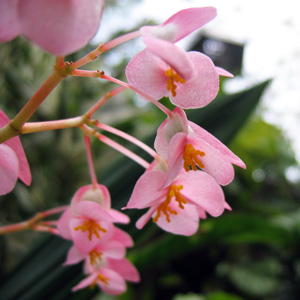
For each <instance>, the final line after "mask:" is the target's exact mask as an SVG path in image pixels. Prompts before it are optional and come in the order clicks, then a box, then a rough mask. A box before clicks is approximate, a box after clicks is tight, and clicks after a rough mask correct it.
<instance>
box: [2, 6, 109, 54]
mask: <svg viewBox="0 0 300 300" xmlns="http://www.w3.org/2000/svg"><path fill="white" fill-rule="evenodd" d="M102 9H103V0H87V1H82V0H65V1H61V0H1V1H0V42H7V41H10V40H12V39H13V38H15V37H16V36H17V35H24V36H25V37H26V38H28V39H29V40H31V41H32V42H33V43H35V44H37V45H39V46H40V47H41V48H43V49H44V50H46V51H48V52H49V53H52V54H54V55H56V56H64V55H67V54H70V53H73V52H75V51H77V50H79V49H80V48H82V47H83V46H84V45H86V44H87V43H88V41H89V40H90V39H91V38H92V37H93V36H94V35H95V33H96V31H97V30H98V27H99V23H100V19H101V14H102Z"/></svg>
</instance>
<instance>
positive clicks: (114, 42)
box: [72, 31, 140, 69]
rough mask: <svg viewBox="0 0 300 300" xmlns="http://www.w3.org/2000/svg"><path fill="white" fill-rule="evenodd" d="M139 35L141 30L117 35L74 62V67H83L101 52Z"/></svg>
mask: <svg viewBox="0 0 300 300" xmlns="http://www.w3.org/2000/svg"><path fill="white" fill-rule="evenodd" d="M138 36H140V33H139V31H134V32H130V33H128V34H125V35H123V36H120V37H117V38H115V39H113V40H112V41H110V42H108V43H106V44H104V45H100V46H99V47H97V48H96V49H95V50H93V51H91V52H90V53H88V54H87V55H85V56H84V57H82V58H80V59H79V60H77V61H75V62H74V63H72V68H74V69H78V68H80V67H82V66H83V65H85V64H87V63H89V62H91V61H93V60H95V59H96V58H97V57H98V56H99V55H100V54H101V53H103V52H105V51H107V50H109V49H112V48H113V47H116V46H118V45H120V44H122V43H124V42H127V41H129V40H131V39H134V38H136V37H138Z"/></svg>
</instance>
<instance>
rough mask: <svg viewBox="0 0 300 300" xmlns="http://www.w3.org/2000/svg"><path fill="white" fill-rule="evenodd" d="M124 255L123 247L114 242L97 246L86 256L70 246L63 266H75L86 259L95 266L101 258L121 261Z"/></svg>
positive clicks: (110, 241)
mask: <svg viewBox="0 0 300 300" xmlns="http://www.w3.org/2000/svg"><path fill="white" fill-rule="evenodd" d="M125 254H126V248H125V246H124V245H123V244H122V243H119V242H117V241H114V240H109V241H107V242H105V243H103V242H102V243H99V244H97V245H96V246H95V248H94V249H92V250H91V251H90V252H89V253H87V254H82V253H81V252H79V251H78V249H77V248H76V247H75V246H72V247H71V248H70V250H69V252H68V255H67V259H66V262H65V263H64V265H73V264H77V263H79V262H80V261H83V260H85V259H87V260H88V261H89V263H90V264H91V265H96V264H97V263H98V261H101V260H103V257H110V258H114V259H121V258H124V257H125Z"/></svg>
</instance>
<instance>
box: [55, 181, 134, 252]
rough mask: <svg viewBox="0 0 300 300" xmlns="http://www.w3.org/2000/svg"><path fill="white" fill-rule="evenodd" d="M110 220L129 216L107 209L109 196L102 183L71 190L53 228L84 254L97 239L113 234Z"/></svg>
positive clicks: (122, 220)
mask: <svg viewBox="0 0 300 300" xmlns="http://www.w3.org/2000/svg"><path fill="white" fill-rule="evenodd" d="M114 222H117V223H124V224H126V223H128V222H129V218H128V217H127V216H126V215H124V214H122V213H121V212H118V211H116V210H114V209H111V207H110V195H109V192H108V190H107V188H106V187H105V186H103V185H100V184H98V185H97V187H93V186H92V185H88V186H84V187H81V188H80V189H79V190H78V191H77V192H76V193H75V195H74V196H73V198H72V201H71V206H70V208H68V209H67V210H66V211H65V212H64V213H63V214H62V216H61V217H60V219H59V221H58V224H57V228H58V230H59V232H60V234H61V236H62V237H63V238H65V239H69V240H73V242H74V245H75V247H76V248H77V249H78V250H79V252H80V253H82V254H83V255H86V254H87V253H89V252H90V251H91V250H92V249H94V248H95V246H96V245H97V244H99V243H100V240H101V242H104V241H108V240H110V239H111V238H112V237H113V236H115V235H116V233H115V232H114V231H115V226H114V225H113V223H114Z"/></svg>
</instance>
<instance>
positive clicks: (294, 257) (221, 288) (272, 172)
mask: <svg viewBox="0 0 300 300" xmlns="http://www.w3.org/2000/svg"><path fill="white" fill-rule="evenodd" d="M111 2H112V5H113V2H114V1H111ZM89 47H91V46H89ZM89 47H88V48H87V49H85V50H84V51H82V52H79V53H78V54H76V55H72V56H70V57H68V59H69V60H75V59H76V58H78V57H80V56H82V55H83V54H84V53H85V52H87V51H88V50H89ZM90 49H92V48H90ZM106 55H109V54H106V53H105V54H104V55H103V56H102V57H101V58H100V59H99V60H96V61H94V62H92V63H90V64H89V65H88V68H90V69H106V68H108V67H109V66H107V65H106V64H105V61H106V58H107V57H108V56H106ZM126 63H127V61H126V60H120V61H119V62H118V63H116V65H115V66H114V69H112V70H110V72H111V74H113V75H114V76H116V77H118V78H121V79H122V76H124V75H123V71H122V70H124V67H125V65H126ZM53 64H54V60H53V57H51V56H50V55H47V54H45V53H43V52H42V51H40V50H39V49H38V48H36V47H34V46H32V45H30V44H29V43H28V42H27V41H26V40H25V39H23V38H17V39H15V40H14V41H12V42H11V43H8V44H3V45H1V47H0V108H1V109H3V110H4V111H5V112H6V113H7V114H8V116H9V117H13V116H14V115H15V114H16V113H17V112H18V111H19V109H20V108H21V107H22V105H24V103H26V101H27V100H28V99H29V98H30V97H31V96H32V94H33V93H34V91H36V89H37V88H38V87H39V86H40V85H41V83H42V82H43V81H44V80H45V79H46V77H47V75H48V74H49V73H50V71H51V68H52V66H53ZM120 70H121V71H120ZM123 79H124V78H123ZM266 85H267V83H263V84H261V85H259V86H257V87H253V88H252V89H250V90H249V91H244V92H242V93H239V94H235V95H222V96H221V97H218V98H217V99H216V100H215V101H214V102H213V103H212V104H210V105H209V106H207V107H205V108H204V109H201V110H197V111H194V110H193V111H188V112H187V113H188V115H189V118H190V119H191V120H193V121H194V122H196V123H198V124H200V125H201V126H203V127H204V128H205V129H207V130H208V131H210V132H211V133H213V134H214V135H215V136H217V137H218V138H219V139H221V140H222V141H223V142H225V143H229V145H230V148H231V149H232V150H233V151H234V152H235V153H236V154H237V155H238V156H240V157H241V159H243V160H244V161H245V163H246V165H247V169H246V170H241V169H238V168H236V179H235V180H234V182H233V183H232V184H230V185H229V186H227V187H225V188H224V191H225V194H226V200H227V202H228V203H229V204H230V205H231V207H232V208H233V211H232V212H229V211H228V212H226V213H224V215H222V216H221V217H219V218H216V219H215V218H211V217H208V219H207V220H201V225H200V228H199V231H198V233H197V234H195V235H194V236H192V237H180V236H174V235H171V234H166V233H165V232H163V231H162V230H160V229H159V228H157V227H156V226H155V225H153V224H147V226H146V227H145V228H144V229H143V230H142V231H139V230H137V229H136V228H135V226H134V223H135V221H136V220H137V218H138V217H139V216H140V215H141V213H142V212H141V211H135V210H132V211H128V212H127V213H128V215H129V216H130V217H131V219H132V222H131V225H130V226H124V227H122V228H124V229H125V230H127V231H128V232H129V233H130V234H132V235H133V237H134V240H135V244H136V246H135V247H134V248H133V249H130V251H129V258H130V259H131V260H132V261H133V263H134V264H135V265H136V266H137V268H138V269H139V271H140V273H141V277H142V281H141V283H140V284H134V285H133V284H128V291H127V293H125V294H124V295H121V296H118V297H112V296H107V295H103V294H102V293H101V292H99V290H96V289H95V290H93V291H91V290H89V289H85V290H82V291H79V292H77V293H75V294H72V293H71V292H70V290H71V288H72V286H74V285H76V284H77V283H78V281H79V280H80V279H81V278H82V274H81V272H82V266H81V265H76V266H72V267H61V264H62V262H63V261H64V259H65V255H66V251H67V250H68V248H69V247H70V243H69V242H66V241H63V240H62V239H59V238H57V237H52V236H51V237H49V236H48V235H47V234H41V233H35V232H21V233H15V234H11V235H6V236H1V237H0V263H1V268H0V270H1V271H0V280H1V281H2V284H1V287H0V299H1V300H12V299H18V300H25V299H28V300H38V299H43V300H46V299H51V300H53V299H54V300H55V299H57V300H58V299H74V300H77V299H85V300H86V299H91V300H93V299H94V300H116V299H119V300H132V299H137V300H151V299H158V300H160V299H164V300H240V299H249V300H260V299H263V300H287V299H288V300H296V299H298V298H299V295H300V256H299V253H300V207H299V199H300V189H299V182H296V183H295V182H290V181H289V180H288V179H287V177H286V172H287V170H288V168H290V167H293V166H296V167H297V162H296V161H295V159H294V155H293V153H292V150H291V148H290V146H289V142H288V141H287V140H286V138H285V137H284V136H283V134H282V133H281V132H280V131H279V130H278V129H277V128H275V127H274V126H271V125H269V124H266V123H265V122H264V121H263V120H262V119H261V118H260V116H259V113H258V112H256V113H255V114H252V113H253V111H254V110H255V107H256V105H257V103H258V101H259V99H260V96H261V94H262V92H263V90H264V88H265V87H266ZM114 87H115V85H113V84H111V83H106V82H102V81H100V80H98V79H90V78H89V79H85V78H67V79H66V80H64V81H63V82H62V84H60V85H59V87H57V88H56V89H55V90H54V92H53V93H52V94H51V95H50V96H49V98H48V99H47V100H46V101H45V103H43V105H42V106H41V107H40V109H39V110H38V111H37V113H36V114H35V115H34V116H33V118H32V120H31V121H36V120H39V121H43V120H52V119H63V118H68V117H73V116H77V115H80V114H82V113H83V112H84V111H85V110H86V109H87V108H89V107H90V106H91V104H92V103H94V102H95V101H97V99H99V98H100V97H101V96H102V95H103V94H104V93H105V92H106V91H108V90H111V89H112V88H114ZM162 101H163V102H164V103H165V104H166V105H168V106H169V107H172V105H171V104H170V103H169V102H168V100H167V99H163V100H162ZM137 103H140V102H138V100H137V97H136V96H135V95H133V93H131V92H130V91H125V92H124V93H122V94H120V95H118V96H116V97H115V98H113V99H111V100H110V101H108V102H107V103H106V104H105V105H104V106H103V108H101V110H99V112H97V113H96V114H95V117H96V118H98V119H99V120H100V121H101V122H104V123H108V124H110V125H112V126H116V127H117V128H119V129H121V130H124V131H126V132H128V133H130V134H132V135H134V136H136V137H138V138H141V139H143V140H144V141H145V142H147V143H148V144H149V145H151V146H152V145H153V138H154V133H155V130H156V128H157V127H158V125H159V124H160V123H161V122H162V121H163V119H164V118H165V116H164V115H163V114H162V113H161V112H159V111H158V110H157V109H156V108H155V107H153V106H152V105H149V104H147V103H146V104H143V105H137ZM108 136H111V135H109V134H108ZM82 137H83V134H82V133H81V132H80V130H78V129H68V130H63V131H52V132H43V133H36V134H31V135H29V136H22V137H21V139H22V142H23V145H24V148H25V151H26V154H27V156H28V160H29V162H30V165H31V168H32V175H33V183H32V186H31V187H29V188H27V187H25V186H24V185H23V184H22V183H20V182H18V183H17V186H16V188H15V189H14V191H13V192H12V193H10V194H9V195H7V196H5V197H1V199H0V223H1V224H9V223H16V222H19V221H22V220H25V219H27V218H30V217H31V216H32V215H33V214H34V213H35V212H37V211H41V210H45V209H48V208H52V207H55V206H59V205H64V204H66V203H68V202H69V200H70V199H71V197H72V195H73V193H74V192H75V191H76V190H77V189H78V188H79V187H80V186H82V185H85V184H89V172H88V168H87V163H86V157H85V149H84V143H83V138H82ZM114 139H115V140H117V141H121V140H120V139H118V138H114ZM122 143H124V141H122ZM53 145H55V146H53ZM124 145H125V146H128V147H130V148H131V149H132V150H134V151H135V152H137V153H139V154H141V155H142V156H144V157H145V159H148V160H149V157H147V156H146V155H144V154H142V153H141V151H139V150H138V149H136V147H133V146H131V145H129V144H128V143H126V142H125V143H124ZM92 147H93V153H94V158H95V165H96V169H97V170H98V179H99V182H101V183H103V184H106V185H107V186H108V187H109V189H110V192H111V196H112V199H113V205H114V207H116V208H120V207H122V206H124V204H125V203H126V201H128V199H129V196H130V193H131V191H132V188H133V186H134V182H135V181H136V179H137V178H138V177H139V176H140V175H141V174H142V172H143V169H142V168H141V167H140V166H136V165H135V164H134V163H133V162H131V161H130V160H129V159H128V158H122V156H121V155H120V154H119V153H117V152H115V151H114V150H111V149H109V148H108V147H107V146H105V145H102V144H101V143H99V141H98V140H95V139H93V140H92ZM128 174H130V176H128Z"/></svg>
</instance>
